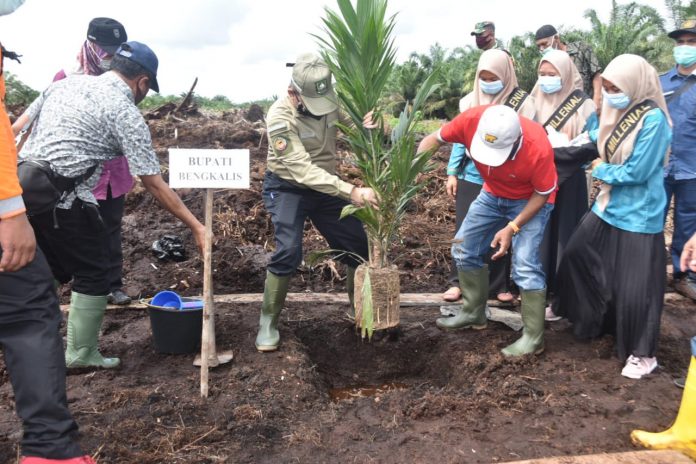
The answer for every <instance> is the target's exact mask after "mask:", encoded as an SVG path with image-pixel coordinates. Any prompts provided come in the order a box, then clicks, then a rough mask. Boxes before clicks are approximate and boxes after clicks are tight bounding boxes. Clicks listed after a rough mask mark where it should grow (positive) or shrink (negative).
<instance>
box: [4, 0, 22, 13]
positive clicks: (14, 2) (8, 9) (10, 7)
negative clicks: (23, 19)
mask: <svg viewBox="0 0 696 464" xmlns="http://www.w3.org/2000/svg"><path fill="white" fill-rule="evenodd" d="M22 3H24V0H0V16H4V15H8V14H10V13H12V12H13V11H14V10H16V9H17V8H19V7H20V6H21V5H22Z"/></svg>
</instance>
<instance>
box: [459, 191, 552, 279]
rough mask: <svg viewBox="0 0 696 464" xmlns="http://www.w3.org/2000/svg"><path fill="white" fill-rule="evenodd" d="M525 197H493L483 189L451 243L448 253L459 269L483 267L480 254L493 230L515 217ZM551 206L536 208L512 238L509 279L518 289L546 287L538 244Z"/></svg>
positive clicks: (488, 245)
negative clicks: (450, 250) (537, 209)
mask: <svg viewBox="0 0 696 464" xmlns="http://www.w3.org/2000/svg"><path fill="white" fill-rule="evenodd" d="M526 205H527V200H509V199H507V198H499V197H496V196H494V195H492V194H490V193H488V192H486V191H485V190H481V193H480V194H479V196H478V197H476V200H474V202H473V203H472V204H471V206H470V207H469V212H468V213H467V215H466V218H464V222H462V225H461V227H460V228H459V230H458V231H457V235H456V236H455V238H454V241H455V243H454V245H452V257H453V258H454V262H455V263H456V264H457V269H459V270H460V271H471V270H474V269H481V268H482V267H483V258H484V256H485V255H486V252H487V251H488V250H490V248H491V242H492V241H493V237H494V236H495V234H496V233H497V232H498V231H499V230H500V229H502V228H503V227H505V225H506V224H507V223H508V222H509V221H512V220H513V219H515V218H516V217H517V215H518V214H520V212H521V211H522V209H524V207H525V206H526ZM551 210H553V205H551V204H548V203H546V204H545V205H544V206H543V207H542V208H541V209H540V210H539V212H538V213H537V214H536V215H535V216H534V217H533V218H532V219H531V220H530V221H529V222H528V223H527V224H525V225H524V226H522V228H521V229H520V232H519V233H518V234H517V235H515V236H514V237H513V238H512V247H513V248H514V250H515V252H514V253H513V254H512V280H514V281H515V283H516V284H517V286H518V287H520V289H521V290H525V291H531V290H542V289H544V288H546V276H545V275H544V270H543V268H542V265H541V260H540V259H539V246H540V245H541V239H542V238H543V237H544V229H545V228H546V223H547V222H548V220H549V216H550V214H551Z"/></svg>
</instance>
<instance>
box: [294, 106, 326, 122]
mask: <svg viewBox="0 0 696 464" xmlns="http://www.w3.org/2000/svg"><path fill="white" fill-rule="evenodd" d="M297 112H298V113H300V114H301V115H302V116H307V117H310V118H314V119H321V116H316V115H314V114H312V113H310V112H309V110H308V109H307V107H306V106H304V104H303V103H302V102H300V103H299V104H298V105H297Z"/></svg>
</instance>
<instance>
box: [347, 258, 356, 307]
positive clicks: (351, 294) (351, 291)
mask: <svg viewBox="0 0 696 464" xmlns="http://www.w3.org/2000/svg"><path fill="white" fill-rule="evenodd" d="M346 292H348V301H350V315H351V317H353V318H355V268H354V267H350V266H346Z"/></svg>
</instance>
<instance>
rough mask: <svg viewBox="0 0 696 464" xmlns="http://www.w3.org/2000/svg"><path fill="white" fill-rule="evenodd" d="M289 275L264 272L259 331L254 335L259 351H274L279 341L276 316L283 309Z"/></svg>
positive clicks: (277, 316)
mask: <svg viewBox="0 0 696 464" xmlns="http://www.w3.org/2000/svg"><path fill="white" fill-rule="evenodd" d="M289 284H290V276H282V277H281V276H277V275H275V274H273V273H271V272H266V283H265V285H264V287H263V304H262V306H261V317H260V318H259V333H258V334H257V335H256V349H257V350H259V351H261V352H266V351H275V350H277V349H278V344H279V343H280V333H278V318H279V317H280V310H281V309H283V303H285V296H286V295H287V294H288V285H289Z"/></svg>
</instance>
